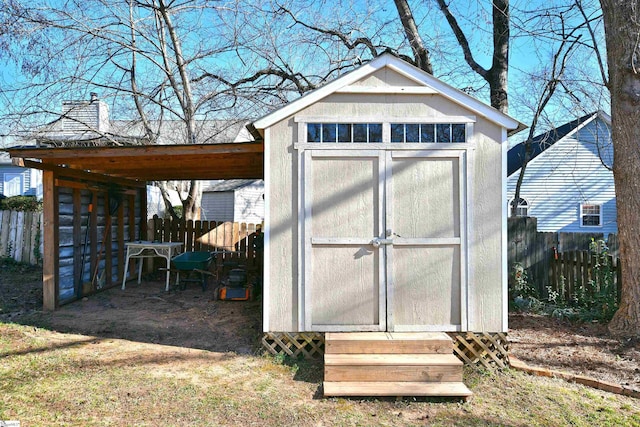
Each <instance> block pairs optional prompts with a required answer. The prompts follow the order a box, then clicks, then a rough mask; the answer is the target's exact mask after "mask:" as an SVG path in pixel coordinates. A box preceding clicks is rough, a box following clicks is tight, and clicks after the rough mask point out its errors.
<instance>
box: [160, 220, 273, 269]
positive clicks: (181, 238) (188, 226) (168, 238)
mask: <svg viewBox="0 0 640 427" xmlns="http://www.w3.org/2000/svg"><path fill="white" fill-rule="evenodd" d="M148 237H149V239H152V240H154V241H158V242H181V243H183V244H184V246H183V250H184V251H185V252H189V251H215V250H218V251H221V252H222V251H226V253H220V254H219V255H218V257H219V258H224V259H228V258H231V259H238V260H240V261H242V262H243V264H246V265H249V266H261V265H262V242H263V240H262V224H247V223H243V222H242V223H240V222H216V221H192V220H188V221H173V220H171V219H163V218H159V217H158V216H157V215H154V216H153V218H152V219H150V220H149V222H148Z"/></svg>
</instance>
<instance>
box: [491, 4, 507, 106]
mask: <svg viewBox="0 0 640 427" xmlns="http://www.w3.org/2000/svg"><path fill="white" fill-rule="evenodd" d="M508 70H509V0H493V62H492V64H491V68H490V69H489V73H488V76H487V79H486V80H487V82H488V83H489V88H490V98H491V106H492V107H494V108H496V109H498V110H500V111H501V112H503V113H505V114H508V113H509V100H508V96H507V90H508Z"/></svg>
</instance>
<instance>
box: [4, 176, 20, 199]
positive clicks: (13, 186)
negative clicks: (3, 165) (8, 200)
mask: <svg viewBox="0 0 640 427" xmlns="http://www.w3.org/2000/svg"><path fill="white" fill-rule="evenodd" d="M22 182H23V177H22V174H20V173H5V174H4V181H3V188H2V194H4V195H5V196H7V197H12V196H20V195H22V186H23V183H22Z"/></svg>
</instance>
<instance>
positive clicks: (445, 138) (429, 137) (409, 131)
mask: <svg viewBox="0 0 640 427" xmlns="http://www.w3.org/2000/svg"><path fill="white" fill-rule="evenodd" d="M466 140H467V137H466V126H465V125H464V124H460V123H436V124H434V123H391V142H395V143H433V142H435V143H438V144H450V143H464V142H466Z"/></svg>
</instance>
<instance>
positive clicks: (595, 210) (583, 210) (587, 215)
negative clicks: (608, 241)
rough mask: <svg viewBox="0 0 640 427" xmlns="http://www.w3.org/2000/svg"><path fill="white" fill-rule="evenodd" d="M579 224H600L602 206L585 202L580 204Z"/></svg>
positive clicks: (588, 225)
mask: <svg viewBox="0 0 640 427" xmlns="http://www.w3.org/2000/svg"><path fill="white" fill-rule="evenodd" d="M580 224H582V226H583V227H600V226H602V206H601V205H594V204H586V203H584V204H582V205H580Z"/></svg>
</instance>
